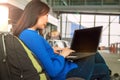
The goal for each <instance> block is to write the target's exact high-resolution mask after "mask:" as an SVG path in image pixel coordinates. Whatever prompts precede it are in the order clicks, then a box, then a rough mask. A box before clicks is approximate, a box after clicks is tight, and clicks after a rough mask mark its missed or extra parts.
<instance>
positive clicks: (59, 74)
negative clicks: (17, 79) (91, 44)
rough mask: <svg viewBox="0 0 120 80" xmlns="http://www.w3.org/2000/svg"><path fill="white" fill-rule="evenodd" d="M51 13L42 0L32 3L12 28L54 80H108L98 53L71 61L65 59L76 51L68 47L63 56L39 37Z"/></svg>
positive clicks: (105, 67) (63, 50)
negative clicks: (74, 79)
mask: <svg viewBox="0 0 120 80" xmlns="http://www.w3.org/2000/svg"><path fill="white" fill-rule="evenodd" d="M49 10H50V8H49V7H48V5H46V4H45V3H43V2H41V1H39V0H33V1H31V2H29V3H28V5H27V6H26V7H25V9H24V12H23V14H22V16H21V18H20V20H19V21H18V23H17V25H16V27H14V28H13V34H14V35H15V36H17V37H19V38H20V39H21V40H22V41H23V42H24V44H25V45H26V46H27V47H28V48H29V49H30V50H31V51H32V52H33V53H34V54H35V55H36V56H37V58H38V59H39V60H40V62H41V63H42V65H43V67H44V69H45V70H46V72H47V73H48V75H49V76H50V78H51V80H66V78H70V77H79V78H84V79H85V80H90V79H94V78H100V80H109V76H108V74H109V73H108V67H107V66H106V64H105V63H104V60H103V59H102V57H101V56H100V55H99V53H97V54H96V55H95V56H89V57H87V58H84V59H81V60H78V61H75V62H71V61H69V60H67V59H66V57H67V56H68V55H69V54H70V53H71V52H74V51H73V50H71V49H69V48H65V49H62V52H61V53H60V54H56V53H57V52H54V51H56V50H53V48H52V47H51V46H50V45H49V44H48V42H47V41H46V40H45V39H44V38H43V37H42V36H41V35H40V34H39V32H40V30H43V29H44V28H45V27H46V24H47V21H48V13H49ZM100 69H101V71H100ZM102 78H104V79H102Z"/></svg>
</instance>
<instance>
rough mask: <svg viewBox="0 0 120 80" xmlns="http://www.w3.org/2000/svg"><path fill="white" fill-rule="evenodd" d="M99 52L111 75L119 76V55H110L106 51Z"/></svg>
mask: <svg viewBox="0 0 120 80" xmlns="http://www.w3.org/2000/svg"><path fill="white" fill-rule="evenodd" d="M100 52H101V55H102V56H103V58H104V59H105V61H106V63H107V64H108V66H109V68H110V69H111V71H112V74H114V73H119V74H120V54H115V53H110V52H109V51H106V50H101V51H100Z"/></svg>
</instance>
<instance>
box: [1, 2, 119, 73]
mask: <svg viewBox="0 0 120 80" xmlns="http://www.w3.org/2000/svg"><path fill="white" fill-rule="evenodd" d="M30 1H31V0H0V32H11V30H12V27H14V26H15V25H16V23H17V21H18V20H19V18H20V16H21V14H22V12H23V9H24V7H25V6H26V4H27V3H28V2H30ZM41 1H43V2H45V3H46V4H48V5H49V6H50V8H51V10H50V13H49V16H48V24H47V28H46V30H45V31H44V37H45V38H46V39H47V40H48V41H50V40H51V41H55V40H61V41H64V42H65V44H66V45H67V46H69V45H70V43H71V39H72V37H73V34H74V30H76V29H84V28H90V27H97V26H103V30H102V35H101V40H100V43H99V48H100V52H101V54H102V56H103V57H104V59H105V60H106V62H107V64H108V65H109V67H110V69H111V71H112V75H113V74H114V73H119V74H120V69H119V67H120V0H41ZM53 43H54V42H53Z"/></svg>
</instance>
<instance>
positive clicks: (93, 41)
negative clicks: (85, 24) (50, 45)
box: [67, 26, 103, 60]
mask: <svg viewBox="0 0 120 80" xmlns="http://www.w3.org/2000/svg"><path fill="white" fill-rule="evenodd" d="M102 27H103V26H96V27H91V28H85V29H79V30H75V31H74V35H73V39H72V42H71V47H70V48H71V49H72V50H75V52H73V53H71V54H70V55H69V56H68V57H67V58H68V59H73V60H74V59H80V58H85V57H88V56H91V55H94V54H96V52H97V50H98V46H99V42H100V37H101V32H102Z"/></svg>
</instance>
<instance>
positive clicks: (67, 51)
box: [60, 48, 75, 58]
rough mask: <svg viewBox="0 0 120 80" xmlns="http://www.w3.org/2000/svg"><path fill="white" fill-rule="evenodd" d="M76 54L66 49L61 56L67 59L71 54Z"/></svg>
mask: <svg viewBox="0 0 120 80" xmlns="http://www.w3.org/2000/svg"><path fill="white" fill-rule="evenodd" d="M72 52H75V51H74V50H71V49H70V48H64V49H63V50H62V52H61V53H60V55H61V56H63V57H64V58H66V57H67V56H68V55H70V53H72Z"/></svg>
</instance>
